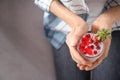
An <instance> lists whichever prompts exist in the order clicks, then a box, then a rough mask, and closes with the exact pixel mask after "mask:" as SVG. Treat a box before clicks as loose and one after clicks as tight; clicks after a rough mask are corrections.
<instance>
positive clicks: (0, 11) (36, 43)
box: [0, 0, 56, 80]
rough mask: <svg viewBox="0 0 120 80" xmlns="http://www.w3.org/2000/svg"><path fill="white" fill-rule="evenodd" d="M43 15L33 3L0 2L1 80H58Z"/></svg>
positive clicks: (8, 0)
mask: <svg viewBox="0 0 120 80" xmlns="http://www.w3.org/2000/svg"><path fill="white" fill-rule="evenodd" d="M42 16H43V12H42V11H41V10H40V9H39V8H38V7H37V6H36V5H34V2H33V1H32V0H0V80H55V79H56V77H55V71H54V66H53V56H52V51H51V47H50V45H49V43H48V41H47V40H46V38H45V37H44V32H43V25H42Z"/></svg>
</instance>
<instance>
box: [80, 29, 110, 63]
mask: <svg viewBox="0 0 120 80" xmlns="http://www.w3.org/2000/svg"><path fill="white" fill-rule="evenodd" d="M108 38H111V34H110V31H109V30H106V29H102V30H100V31H98V32H97V33H96V34H95V33H86V34H85V35H83V36H82V38H81V40H80V42H79V45H78V51H79V52H80V54H81V55H82V56H84V57H85V58H86V59H89V60H90V61H92V62H93V61H95V60H96V59H97V58H99V57H100V56H101V54H102V53H103V51H104V46H105V45H104V43H103V42H104V41H105V40H106V39H108Z"/></svg>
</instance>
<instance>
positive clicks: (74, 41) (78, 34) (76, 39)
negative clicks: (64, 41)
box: [70, 30, 83, 46]
mask: <svg viewBox="0 0 120 80" xmlns="http://www.w3.org/2000/svg"><path fill="white" fill-rule="evenodd" d="M71 34H72V36H71V40H70V43H71V46H76V45H77V44H78V43H79V40H80V38H81V36H82V35H83V33H82V32H81V31H78V30H72V31H71Z"/></svg>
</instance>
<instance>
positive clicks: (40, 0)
mask: <svg viewBox="0 0 120 80" xmlns="http://www.w3.org/2000/svg"><path fill="white" fill-rule="evenodd" d="M34 3H35V4H36V5H37V6H38V7H39V8H40V9H42V10H43V11H45V12H49V11H50V10H49V8H50V5H51V3H52V0H34Z"/></svg>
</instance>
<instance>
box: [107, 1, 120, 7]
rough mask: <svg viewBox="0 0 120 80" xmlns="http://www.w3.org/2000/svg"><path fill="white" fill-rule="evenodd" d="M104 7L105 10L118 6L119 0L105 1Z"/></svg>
mask: <svg viewBox="0 0 120 80" xmlns="http://www.w3.org/2000/svg"><path fill="white" fill-rule="evenodd" d="M106 6H107V8H111V7H113V6H120V0H107V2H106Z"/></svg>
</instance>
